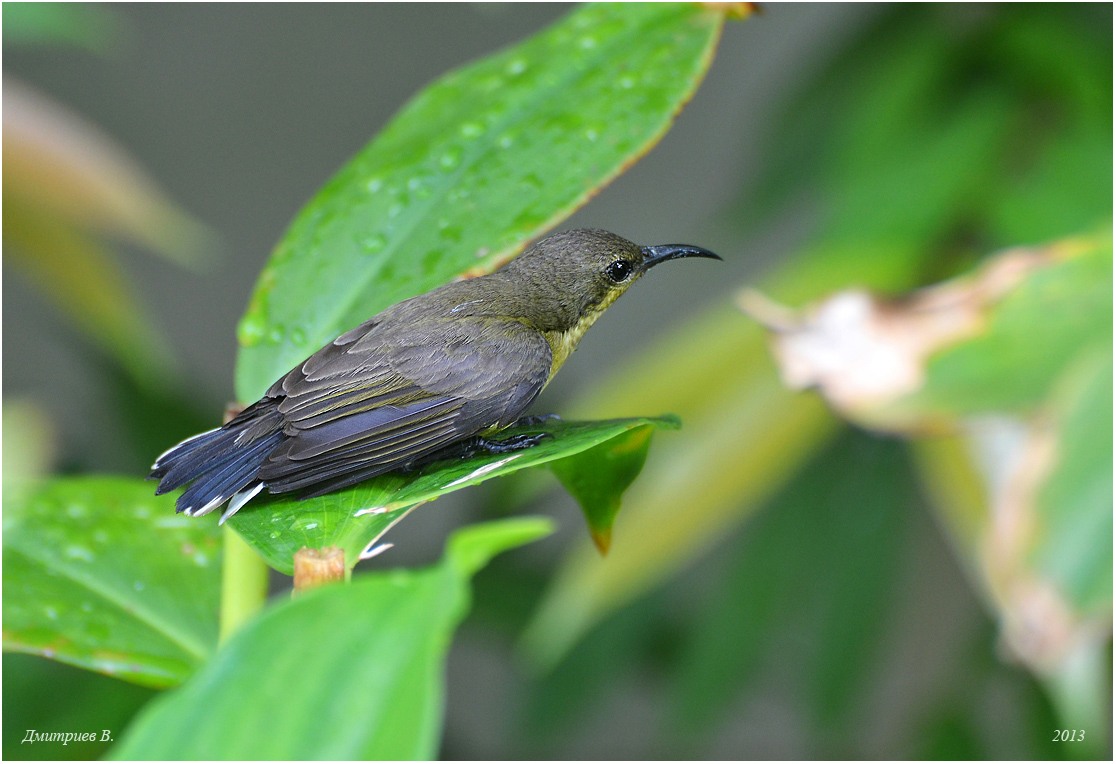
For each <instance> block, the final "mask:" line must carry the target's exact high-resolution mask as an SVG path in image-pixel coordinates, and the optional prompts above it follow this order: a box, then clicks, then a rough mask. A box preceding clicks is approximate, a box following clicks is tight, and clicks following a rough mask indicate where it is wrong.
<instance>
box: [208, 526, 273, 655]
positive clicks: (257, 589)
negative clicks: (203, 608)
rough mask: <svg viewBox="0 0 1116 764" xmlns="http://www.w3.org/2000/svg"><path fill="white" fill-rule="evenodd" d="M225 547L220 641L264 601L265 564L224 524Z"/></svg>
mask: <svg viewBox="0 0 1116 764" xmlns="http://www.w3.org/2000/svg"><path fill="white" fill-rule="evenodd" d="M224 546H225V551H224V555H223V561H222V563H221V620H220V634H219V637H218V642H219V643H220V644H224V643H225V642H226V641H227V640H228V638H229V637H230V636H232V635H233V633H234V632H236V630H237V629H239V628H240V626H241V624H243V623H244V622H245V621H247V620H248V619H249V618H251V617H252V616H253V615H255V614H256V613H257V612H259V611H260V610H262V609H263V606H264V603H265V602H266V601H267V563H265V562H264V561H263V558H262V557H260V556H259V555H258V554H256V552H255V551H254V550H253V549H252V547H250V546H248V544H246V543H245V542H244V539H242V538H240V536H238V535H237V533H236V531H234V530H233V529H232V528H230V527H229V526H227V525H226V526H225V530H224Z"/></svg>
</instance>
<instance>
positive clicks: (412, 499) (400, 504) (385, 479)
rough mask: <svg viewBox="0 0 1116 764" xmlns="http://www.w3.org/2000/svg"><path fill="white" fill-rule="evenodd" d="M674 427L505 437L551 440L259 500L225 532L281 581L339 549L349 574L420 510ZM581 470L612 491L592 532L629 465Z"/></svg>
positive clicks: (603, 426) (580, 426)
mask: <svg viewBox="0 0 1116 764" xmlns="http://www.w3.org/2000/svg"><path fill="white" fill-rule="evenodd" d="M677 426H678V422H677V420H676V419H673V418H670V417H663V418H659V419H618V420H613V421H605V422H545V423H543V424H541V425H536V426H529V427H522V428H516V429H511V430H506V431H505V432H504V433H501V435H500V437H501V438H503V437H510V436H514V435H515V434H518V433H526V432H548V433H550V434H552V435H553V436H554V437H553V438H551V439H549V440H545V441H543V442H542V443H540V444H538V445H536V446H533V447H532V448H529V449H525V450H522V451H516V452H513V453H510V454H495V455H485V456H477V457H473V458H471V459H464V460H458V461H452V462H438V463H436V464H432V465H430V466H428V467H426V468H424V469H421V470H417V471H415V472H412V473H407V474H400V473H390V474H387V475H381V476H380V477H377V478H373V479H372V480H368V481H365V482H364V483H361V484H360V485H357V486H354V487H353V488H349V489H346V490H344V491H339V492H337V493H332V494H328V495H326V496H321V497H318V498H315V499H307V500H305V501H301V500H299V499H297V498H290V497H276V498H269V499H263V498H261V499H257V500H255V501H253V502H252V503H250V504H248V505H247V506H246V507H245V508H244V509H242V510H241V511H240V512H238V513H237V514H236V515H234V516H233V517H232V518H231V519H230V520H229V524H230V525H232V526H233V528H235V529H236V531H237V533H239V534H240V535H241V536H242V537H243V538H244V540H245V541H247V542H248V543H249V544H250V545H251V546H252V547H253V548H254V549H256V551H258V552H259V553H260V554H261V555H263V557H264V559H265V560H267V562H268V564H269V565H271V566H272V567H274V568H276V569H277V570H281V571H283V572H284V573H287V574H291V573H292V572H293V569H294V568H293V561H292V560H293V555H294V553H295V552H297V551H298V550H299V549H301V548H302V547H310V548H311V549H318V548H321V547H325V546H338V547H341V548H342V549H344V550H345V563H346V565H347V566H348V567H350V568H351V567H353V566H354V565H356V563H357V562H358V561H359V560H360V558H361V553H362V552H364V551H365V550H369V551H370V550H371V549H372V548H374V547H375V545H376V542H377V541H378V540H379V539H380V537H381V536H383V534H384V533H386V532H387V530H388V529H389V528H391V526H393V525H395V523H397V522H399V520H401V519H402V518H403V517H404V516H405V515H407V513H409V512H410V511H411V510H412V509H414V508H415V507H417V506H418V505H419V504H422V503H423V502H427V501H433V500H434V499H436V498H438V497H439V496H442V495H444V494H446V493H449V492H451V491H456V490H458V489H461V488H464V487H465V486H470V485H476V484H478V483H482V482H484V481H485V480H490V479H492V478H494V477H499V476H501V475H506V474H509V473H512V472H517V471H518V470H522V469H526V468H528V467H537V466H539V465H543V464H548V463H553V462H555V461H556V460H561V459H566V458H569V457H572V456H575V455H577V454H581V453H582V452H585V451H587V450H590V449H594V448H595V447H610V444H611V443H612V442H613V441H614V440H618V441H619V443H620V447H623V446H624V445H627V444H628V443H629V438H636V439H637V440H638V439H639V438H643V440H644V447H646V439H647V438H649V437H650V431H651V430H653V429H654V428H655V427H677ZM602 444H603V445H602ZM581 464H582V468H583V469H584V470H585V471H586V472H587V473H589V474H591V475H600V478H599V480H600V482H602V483H608V484H609V485H610V486H611V490H605V491H601V492H600V493H598V494H596V496H595V497H593V498H591V499H588V501H589V507H590V509H588V510H587V514H588V515H589V516H590V518H591V520H590V524H591V527H593V522H592V518H593V517H595V516H596V514H597V510H595V509H594V507H595V505H594V504H593V502H594V501H596V502H601V503H602V504H603V505H608V506H610V507H611V506H612V505H613V502H616V503H618V502H619V495H620V493H622V492H623V490H624V489H625V488H626V487H627V485H628V483H629V482H630V478H629V479H628V480H627V481H625V480H624V479H622V478H618V477H616V476H615V474H614V473H615V471H616V470H617V469H619V470H620V471H622V472H624V474H625V475H630V465H628V464H623V465H620V466H619V467H618V466H617V465H615V464H613V463H612V462H610V461H607V460H606V461H601V462H594V463H584V462H581ZM631 477H634V475H631ZM602 511H603V510H602Z"/></svg>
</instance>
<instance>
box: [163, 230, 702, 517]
mask: <svg viewBox="0 0 1116 764" xmlns="http://www.w3.org/2000/svg"><path fill="white" fill-rule="evenodd" d="M680 257H712V258H716V259H720V258H719V257H717V255H715V254H713V253H712V252H709V251H707V250H704V249H701V248H700V247H691V246H688V245H682V244H666V245H660V246H653V247H640V246H637V245H635V244H633V243H632V242H630V241H628V240H627V239H623V238H621V237H619V236H616V235H615V234H611V233H608V232H607V231H600V230H590V229H579V230H574V231H566V232H564V233H558V234H554V235H552V236H548V237H546V238H545V239H542V240H540V241H538V242H536V243H534V244H533V245H531V246H530V247H529V248H527V249H526V250H525V251H524V252H523V254H521V255H520V256H519V257H517V258H515V259H514V260H512V261H511V262H509V263H508V264H507V265H505V266H504V267H503V268H501V269H500V270H498V271H496V272H494V273H491V274H489V275H486V276H480V277H478V278H473V279H468V280H465V281H458V282H454V283H451V284H446V285H445V286H442V287H439V288H437V289H435V290H433V291H430V292H427V293H426V294H422V295H419V296H417V297H412V298H410V299H408V300H403V301H402V302H399V303H396V304H395V305H392V306H391V307H390V308H387V309H386V310H384V311H383V312H381V313H379V314H378V315H376V316H374V317H372V318H371V319H369V320H368V321H365V322H364V323H363V324H361V325H360V326H358V327H356V328H355V329H352V330H350V331H347V332H345V333H344V334H342V335H341V336H340V337H338V338H337V339H335V340H334V341H333V342H331V343H329V344H328V345H326V346H325V347H324V348H322V349H321V350H319V351H318V352H316V353H314V354H313V355H312V356H310V357H309V358H307V359H306V361H304V362H303V363H301V364H299V365H298V366H296V367H295V368H294V369H292V370H291V371H290V372H289V373H287V374H286V375H285V376H283V378H282V379H280V380H279V381H277V382H276V383H275V384H274V385H272V386H271V388H270V389H269V390H268V391H267V393H266V394H265V395H264V397H263V398H261V399H260V400H258V401H256V402H255V403H253V404H252V405H251V406H248V407H247V408H245V409H244V410H243V411H242V412H241V413H240V414H238V415H237V416H236V417H235V418H234V419H232V420H231V421H230V422H228V423H227V424H225V425H224V426H223V427H220V428H218V429H216V430H210V431H209V432H204V433H201V434H200V435H195V436H194V437H192V438H189V439H187V440H184V441H183V442H181V443H179V444H178V445H177V446H175V447H174V448H172V449H170V450H169V451H167V452H166V453H164V454H163V455H162V456H160V457H159V458H158V459H157V460H156V462H155V464H154V465H153V467H152V472H151V475H150V477H151V478H156V479H158V480H159V486H158V489H157V490H156V493H160V494H161V493H166V492H167V491H171V490H174V489H175V488H179V487H181V486H184V485H186V484H188V483H190V486H189V487H188V488H187V489H186V490H185V491H184V492H183V493H182V495H181V496H180V497H179V498H178V501H177V504H176V506H177V509H178V511H179V512H185V513H186V514H187V515H189V516H191V517H194V516H198V515H204V514H207V513H209V512H212V511H213V510H214V509H216V508H217V507H219V506H220V505H221V504H223V503H224V502H225V501H228V502H229V505H228V508H227V509H226V510H225V512H224V513H223V514H222V516H221V522H224V521H225V520H227V519H228V518H229V517H231V516H232V515H233V514H234V513H236V511H237V510H239V509H240V508H241V507H242V506H243V505H244V504H245V502H247V501H248V500H249V499H251V498H252V497H253V496H255V495H256V494H257V493H259V491H260V490H261V489H262V488H264V487H265V486H266V487H267V489H268V491H269V492H270V493H285V492H288V491H301V492H302V493H303V495H304V496H305V497H309V496H320V495H322V494H324V493H328V492H330V491H334V490H337V489H339V488H344V487H346V486H351V485H353V484H355V483H359V482H361V481H363V480H367V479H368V478H371V477H374V476H376V475H379V474H382V473H384V472H389V471H391V470H398V469H412V468H414V467H416V466H419V465H421V464H426V463H429V462H432V461H436V460H438V459H440V458H446V457H447V456H448V455H454V454H456V455H460V454H463V453H475V452H476V451H488V452H501V451H510V450H515V449H519V448H526V447H529V446H532V445H534V444H536V443H538V442H539V440H541V439H542V438H544V437H547V436H546V435H521V436H519V437H516V438H511V439H507V440H503V441H493V440H488V439H487V438H486V437H485V436H487V435H491V434H493V433H495V432H497V431H499V430H501V429H504V428H506V427H509V426H511V425H512V424H514V423H516V422H517V421H518V420H520V417H521V416H522V415H523V412H524V411H526V409H527V407H528V406H530V405H531V403H532V402H533V401H534V400H535V398H536V397H537V396H538V395H539V393H540V392H542V389H543V388H544V387H546V385H547V383H548V382H549V381H550V378H551V377H553V376H554V374H555V372H557V371H558V369H559V368H561V366H562V364H563V363H564V362H565V360H566V359H567V358H568V357H569V355H570V353H571V352H573V350H574V348H575V347H576V346H577V343H578V341H579V340H580V339H581V337H582V335H583V334H585V331H586V330H587V329H588V328H589V327H590V326H592V325H593V322H594V321H596V320H597V318H599V317H600V315H601V314H602V313H603V312H604V311H605V309H607V308H608V306H610V305H611V304H612V303H613V301H614V300H615V299H616V298H617V297H619V296H620V295H621V294H623V293H624V291H625V290H627V288H628V287H629V286H631V285H632V283H633V282H634V281H635V280H636V279H638V278H639V277H640V276H642V275H643V274H644V273H645V272H646V271H647V270H648V269H649V268H651V267H653V266H655V265H658V264H659V263H662V262H665V261H667V260H673V259H675V258H680Z"/></svg>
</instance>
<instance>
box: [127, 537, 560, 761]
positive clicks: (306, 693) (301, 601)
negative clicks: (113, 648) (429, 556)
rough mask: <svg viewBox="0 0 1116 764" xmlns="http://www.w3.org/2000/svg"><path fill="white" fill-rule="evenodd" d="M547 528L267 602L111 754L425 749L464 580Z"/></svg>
mask: <svg viewBox="0 0 1116 764" xmlns="http://www.w3.org/2000/svg"><path fill="white" fill-rule="evenodd" d="M551 529H552V526H551V524H550V522H549V521H548V520H545V519H541V518H517V519H513V520H504V521H499V522H494V523H487V524H483V525H476V526H472V527H469V528H465V529H462V530H460V531H458V532H457V533H455V534H454V535H453V536H452V537H451V538H450V541H449V543H448V544H447V548H446V556H445V557H444V559H443V560H442V561H441V562H440V563H439V564H437V565H435V566H433V567H431V568H426V569H424V570H418V571H411V570H396V571H390V572H385V573H376V574H369V575H364V576H359V577H357V578H356V579H355V580H354V581H353V583H352V584H351V585H349V586H327V587H322V588H319V589H316V590H313V591H311V592H309V593H307V594H304V595H301V596H299V597H298V598H296V599H294V600H293V601H290V602H285V603H283V604H280V605H276V606H274V607H272V608H270V609H269V610H267V611H265V612H264V613H263V615H262V616H261V617H259V618H257V619H256V620H254V621H253V622H251V623H250V624H248V625H247V626H245V628H244V629H243V630H241V631H239V632H238V633H237V634H236V636H234V637H233V638H232V639H231V640H230V641H229V643H228V644H227V645H226V646H224V647H223V648H222V649H221V650H220V652H218V653H217V655H216V656H215V658H214V659H213V661H211V662H210V663H209V665H207V666H206V668H205V669H204V670H203V671H201V672H200V673H199V674H197V675H196V676H195V677H194V678H193V679H191V680H190V681H189V682H188V683H187V684H186V685H185V686H183V687H182V688H181V689H179V690H176V691H174V692H172V693H168V694H167V695H165V696H164V697H162V698H160V699H159V700H158V701H156V702H155V703H153V704H152V705H151V706H149V707H148V708H147V709H146V710H145V712H144V713H143V715H142V716H141V717H140V718H139V719H138V720H137V721H136V722H135V723H134V724H133V726H132V727H131V728H130V729H129V730H128V732H127V734H126V736H125V738H124V739H123V740H122V741H121V743H120V744H119V745H118V746H117V747H116V748H115V749H114V750H113V751H112V755H113V757H114V758H116V759H341V760H351V759H387V760H391V759H432V758H434V757H435V756H436V755H437V753H438V740H439V737H440V730H441V718H442V705H443V702H444V701H443V696H444V689H443V674H444V665H443V664H444V662H445V655H446V651H447V650H448V648H449V643H450V638H451V636H452V634H453V630H454V628H455V626H456V625H457V623H458V622H459V621H460V620H461V618H462V617H463V616H464V615H465V612H466V611H467V609H468V604H469V577H470V576H471V575H472V573H474V572H475V571H476V570H477V569H478V568H479V567H481V566H483V565H484V564H485V563H486V562H487V561H488V560H489V559H490V558H491V557H492V556H493V555H495V554H498V553H499V552H501V551H503V550H505V549H510V548H512V547H514V546H518V545H520V544H525V543H528V542H530V541H533V540H535V539H538V538H541V537H543V536H545V535H547V534H548V533H550V532H551Z"/></svg>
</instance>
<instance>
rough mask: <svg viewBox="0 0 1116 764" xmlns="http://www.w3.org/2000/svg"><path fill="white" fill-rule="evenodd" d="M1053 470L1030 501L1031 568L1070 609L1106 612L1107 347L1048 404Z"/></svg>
mask: <svg viewBox="0 0 1116 764" xmlns="http://www.w3.org/2000/svg"><path fill="white" fill-rule="evenodd" d="M1050 414H1051V417H1052V419H1053V420H1054V422H1055V424H1054V429H1055V431H1056V432H1057V440H1058V443H1059V447H1058V452H1057V456H1056V464H1055V466H1054V468H1053V469H1052V471H1051V474H1050V476H1049V477H1048V478H1047V479H1046V481H1045V482H1044V483H1043V486H1042V488H1041V489H1040V490H1039V492H1038V495H1037V496H1036V497H1035V499H1036V500H1035V514H1036V517H1037V519H1038V523H1039V526H1040V527H1041V528H1042V534H1041V535H1040V536H1039V538H1038V539H1037V542H1038V543H1037V544H1036V548H1035V549H1034V551H1032V552H1031V561H1032V563H1033V564H1034V565H1035V567H1036V568H1038V569H1039V570H1040V571H1042V573H1043V575H1044V577H1047V578H1049V579H1050V580H1052V581H1054V582H1055V584H1056V585H1057V587H1058V590H1059V591H1060V592H1061V593H1062V594H1063V595H1064V596H1065V597H1066V598H1067V599H1068V600H1069V601H1070V602H1071V603H1072V604H1073V606H1074V609H1075V610H1077V611H1079V612H1083V613H1089V614H1099V615H1101V616H1103V615H1104V614H1105V613H1106V612H1110V611H1111V609H1112V545H1111V544H1110V543H1106V542H1107V541H1108V540H1110V539H1111V538H1112V345H1111V344H1109V345H1108V346H1107V347H1105V346H1101V347H1098V348H1095V349H1093V350H1091V351H1087V352H1085V353H1083V354H1082V356H1081V357H1080V359H1079V360H1078V361H1076V362H1075V363H1074V364H1072V365H1071V366H1070V367H1069V368H1067V369H1066V371H1065V373H1064V374H1063V375H1062V378H1061V379H1060V380H1059V382H1058V385H1057V387H1056V388H1055V390H1054V394H1053V396H1052V400H1051V406H1050Z"/></svg>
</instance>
